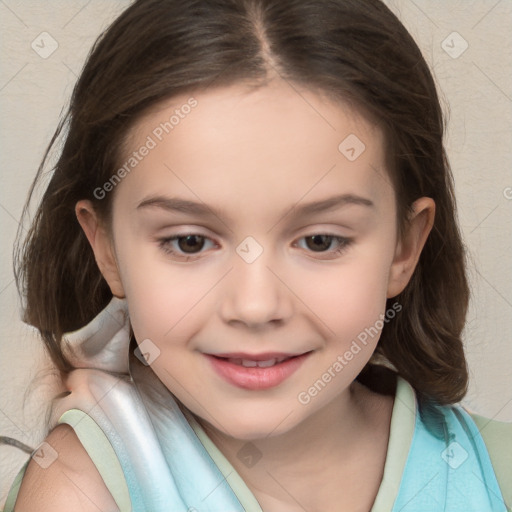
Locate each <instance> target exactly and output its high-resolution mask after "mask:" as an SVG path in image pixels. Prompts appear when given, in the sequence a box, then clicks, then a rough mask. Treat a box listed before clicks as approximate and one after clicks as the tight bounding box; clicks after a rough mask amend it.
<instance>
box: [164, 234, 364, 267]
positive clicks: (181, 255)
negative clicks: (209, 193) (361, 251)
mask: <svg viewBox="0 0 512 512" xmlns="http://www.w3.org/2000/svg"><path fill="white" fill-rule="evenodd" d="M188 236H196V237H199V238H201V239H203V240H205V241H206V242H211V243H212V244H213V245H214V246H216V247H219V244H218V243H217V242H216V241H215V240H214V239H212V238H211V237H209V236H206V235H203V234H201V233H199V232H195V231H187V232H181V233H176V234H173V235H170V236H165V237H160V238H158V239H157V242H158V245H159V247H160V249H161V250H162V251H163V252H165V253H166V254H169V255H171V256H173V257H175V258H176V259H177V260H186V261H190V260H197V259H199V258H202V255H203V253H205V252H208V250H203V249H204V245H203V247H201V248H200V250H199V252H192V253H186V252H181V251H180V250H179V249H178V250H176V249H173V248H172V244H173V243H174V242H175V241H177V240H179V239H180V238H186V237H188ZM315 236H325V237H329V238H330V239H332V240H334V241H335V242H336V243H337V244H338V248H337V249H328V250H326V251H314V250H308V249H307V248H301V249H302V250H303V251H304V252H305V253H307V255H308V256H309V257H313V258H314V259H319V260H327V259H335V258H336V257H337V256H339V255H341V254H342V253H344V252H345V251H346V250H348V249H349V248H350V246H351V245H352V243H353V242H354V239H353V238H351V237H345V236H341V235H337V234H335V233H330V232H328V231H327V230H325V231H322V230H318V231H311V232H310V233H309V234H305V235H302V236H300V237H298V238H296V239H295V241H294V242H293V244H292V246H293V247H297V246H298V243H299V241H301V240H303V239H308V238H312V237H315ZM329 245H330V244H329ZM313 255H315V256H313ZM325 256H327V257H325ZM329 256H331V257H330V258H329Z"/></svg>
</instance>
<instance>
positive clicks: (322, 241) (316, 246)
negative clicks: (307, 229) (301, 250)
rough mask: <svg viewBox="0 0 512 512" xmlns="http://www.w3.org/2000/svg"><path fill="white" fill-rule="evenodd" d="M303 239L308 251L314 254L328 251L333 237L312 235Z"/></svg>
mask: <svg viewBox="0 0 512 512" xmlns="http://www.w3.org/2000/svg"><path fill="white" fill-rule="evenodd" d="M304 239H305V240H306V245H307V247H308V248H309V249H311V250H313V251H315V252H322V251H325V250H327V249H329V247H330V246H331V243H332V241H333V239H334V237H333V236H331V235H313V236H306V237H304Z"/></svg>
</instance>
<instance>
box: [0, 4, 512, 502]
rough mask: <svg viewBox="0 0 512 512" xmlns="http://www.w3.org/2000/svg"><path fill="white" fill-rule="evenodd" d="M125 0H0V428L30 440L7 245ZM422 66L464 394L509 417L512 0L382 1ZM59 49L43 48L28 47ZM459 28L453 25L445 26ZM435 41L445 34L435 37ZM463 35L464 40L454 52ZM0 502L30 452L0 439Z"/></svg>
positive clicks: (33, 414)
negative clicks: (461, 322) (444, 190)
mask: <svg viewBox="0 0 512 512" xmlns="http://www.w3.org/2000/svg"><path fill="white" fill-rule="evenodd" d="M129 3H130V2H128V1H126V0H109V1H99V0H92V1H91V0H89V1H86V0H82V1H79V0H45V1H44V2H41V1H36V0H24V1H22V0H0V33H1V34H2V36H1V37H2V59H1V77H0V108H1V115H2V122H1V126H0V130H1V132H0V137H1V148H2V151H1V156H0V158H1V166H0V230H1V231H0V232H1V236H2V239H1V240H2V243H1V246H0V311H1V316H0V338H1V340H2V343H1V345H0V347H1V363H0V364H1V366H0V384H1V385H2V397H1V402H0V434H1V435H6V436H10V437H14V438H16V439H19V440H21V441H23V442H25V443H26V444H28V445H30V446H32V447H35V446H36V445H37V444H38V443H39V442H40V441H41V435H42V434H41V432H42V426H43V420H44V413H45V403H46V400H47V399H48V397H49V396H50V395H51V394H52V392H53V391H54V390H55V384H54V381H53V380H52V379H51V378H49V379H48V378H47V379H44V378H43V379H42V380H40V381H39V383H38V384H37V385H36V386H35V387H34V388H35V391H34V392H33V393H32V394H30V395H28V396H27V401H26V406H25V409H24V410H23V407H22V406H23V399H24V395H25V392H26V389H27V387H28V385H29V383H30V382H31V380H32V378H33V377H35V376H36V375H44V374H45V369H46V370H47V369H48V366H47V361H46V358H45V356H44V353H43V352H42V343H41V342H40V341H39V340H38V339H37V338H36V337H35V336H34V334H33V331H32V330H31V329H30V328H29V327H27V326H25V325H24V324H22V322H21V321H20V320H19V318H20V311H19V299H18V296H17V292H16V288H15V285H14V281H13V273H12V263H11V252H12V244H13V241H14V236H15V232H16V229H17V227H18V223H19V219H20V215H21V211H22V206H23V203H24V200H25V197H26V194H27V191H28V188H29V185H30V183H31V181H32V178H33V175H34V174H35V171H36V169H37V166H38V164H39V162H40V160H41V158H42V155H43V151H44V150H45V148H46V146H47V144H48V142H49V140H50V137H51V136H52V134H53V131H54V129H55V127H56V125H57V122H58V119H59V115H60V113H61V109H62V107H63V105H64V102H65V101H67V99H68V98H69V95H70V93H71V91H72V87H73V85H74V82H75V80H76V78H77V75H78V73H79V71H80V69H81V67H82V64H83V62H84V60H85V57H86V55H87V53H88V51H89V49H90V47H91V45H92V44H93V42H94V40H95V39H96V37H97V36H98V35H99V33H100V32H101V31H102V30H103V29H104V28H106V26H107V25H108V24H109V23H110V21H112V20H113V19H114V17H115V16H116V15H117V14H118V13H119V12H121V11H122V10H123V8H125V7H126V6H127V5H128V4H129ZM388 4H389V5H390V7H391V8H392V9H393V10H394V11H395V12H396V13H397V14H398V16H399V17H400V18H401V19H402V21H403V22H404V23H405V25H406V27H407V28H408V29H409V31H410V32H411V33H412V35H413V36H414V37H415V38H416V40H417V41H418V43H419V45H420V47H421V48H422V50H423V52H424V55H425V57H426V59H427V61H428V62H429V63H430V64H431V67H432V69H433V70H434V74H435V76H436V80H437V83H438V86H439V89H440V93H441V97H442V102H443V107H444V109H445V111H448V108H449V110H450V111H451V114H450V118H449V131H448V134H447V148H448V154H449V157H450V161H451V164H452V167H453V171H454V175H455V181H456V193H457V198H458V207H459V218H460V223H461V227H462V230H463V234H464V238H465V242H466V244H467V246H468V250H469V255H470V259H471V268H470V273H471V282H472V290H473V300H472V303H471V310H470V313H469V317H468V324H467V328H466V330H465V341H466V347H467V355H468V359H469V363H470V369H471V385H470V392H469V394H468V397H467V400H466V401H465V403H466V404H467V405H468V407H470V408H472V409H473V410H475V411H477V412H479V413H480V414H484V415H486V416H488V417H492V418H497V419H501V420H504V421H512V370H511V362H512V339H511V337H510V323H511V320H512V265H511V261H512V236H511V231H512V222H511V221H512V171H511V169H512V155H511V148H512V140H511V138H512V137H511V133H512V123H511V121H512V84H511V77H512V49H511V48H512V45H511V44H510V35H507V34H510V33H511V29H512V1H511V0H501V1H498V0H488V1H487V0H480V1H476V0H437V1H434V0H430V1H428V0H395V1H391V0H390V1H388ZM42 32H47V33H48V34H49V35H50V36H51V38H53V39H54V40H55V41H56V44H58V48H57V49H56V50H55V52H54V53H52V54H51V55H50V56H47V58H42V56H40V55H39V54H38V53H36V51H35V50H34V49H33V48H32V47H31V45H32V44H33V42H34V41H35V42H34V46H35V47H36V48H37V45H38V44H39V48H40V49H39V51H40V52H42V51H44V50H43V48H42V46H43V45H42V43H41V38H45V39H44V40H45V45H44V46H45V48H46V49H49V48H51V46H50V43H51V41H50V39H49V36H46V35H42V36H41V35H40V34H41V33H42ZM454 32H457V34H454ZM443 41H444V42H443ZM466 44H467V48H466V49H465V51H464V52H462V50H464V48H465V46H466ZM0 456H1V464H0V470H1V474H0V480H1V482H2V485H1V488H0V506H3V502H4V499H5V495H6V493H7V489H8V487H9V486H10V483H11V482H12V479H13V478H14V475H15V473H16V472H17V471H18V469H19V467H20V466H21V465H22V463H23V462H24V461H25V460H26V458H27V457H28V456H27V455H26V454H25V453H23V452H21V451H20V450H17V449H14V448H11V447H8V446H1V445H0Z"/></svg>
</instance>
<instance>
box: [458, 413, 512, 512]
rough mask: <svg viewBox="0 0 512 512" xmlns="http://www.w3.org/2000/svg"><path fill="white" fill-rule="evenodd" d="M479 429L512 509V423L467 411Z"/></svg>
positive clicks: (506, 500) (505, 497) (504, 495)
mask: <svg viewBox="0 0 512 512" xmlns="http://www.w3.org/2000/svg"><path fill="white" fill-rule="evenodd" d="M466 412H467V413H468V414H469V415H470V416H471V418H472V420H473V421H474V422H475V424H476V426H477V427H478V431H479V432H480V435H481V436H482V439H483V440H484V443H485V446H486V448H487V451H488V453H489V458H490V459H491V463H492V466H493V468H494V471H495V473H496V477H497V479H498V483H499V485H500V488H501V490H502V492H503V497H504V499H505V502H506V503H507V505H508V506H509V507H512V470H511V468H512V423H510V422H503V421H497V420H493V419H490V418H486V417H484V416H480V415H479V414H475V413H473V412H470V411H466Z"/></svg>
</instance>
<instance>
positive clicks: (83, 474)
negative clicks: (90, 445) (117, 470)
mask: <svg viewBox="0 0 512 512" xmlns="http://www.w3.org/2000/svg"><path fill="white" fill-rule="evenodd" d="M45 443H46V444H43V445H42V447H41V449H42V452H40V451H39V450H38V453H40V457H41V458H40V460H39V461H37V460H36V459H37V458H38V454H37V453H36V455H35V456H34V457H32V459H31V460H30V462H29V464H28V466H27V470H26V472H25V476H24V478H23V482H22V484H21V487H20V491H19V493H18V498H17V500H16V509H15V510H16V512H32V511H34V510H37V511H38V512H45V511H48V512H50V511H52V512H59V511H62V512H64V511H66V512H67V511H69V510H76V511H81V512H88V511H91V512H92V511H94V512H97V511H98V510H104V511H108V512H117V511H118V507H117V505H116V503H115V501H114V499H113V498H112V495H111V494H110V492H109V491H108V489H107V487H106V486H105V483H104V482H103V479H102V478H101V475H100V474H99V472H98V470H97V469H96V467H95V465H94V463H93V462H92V460H91V458H90V457H89V455H88V454H87V451H86V450H85V448H84V447H83V446H82V444H81V442H80V440H79V439H78V437H77V435H76V433H75V431H74V430H73V428H72V427H71V426H69V425H66V424H62V425H58V426H57V427H55V428H54V429H53V430H52V431H51V432H50V434H49V435H48V436H47V438H46V439H45ZM45 450H46V452H45Z"/></svg>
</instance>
